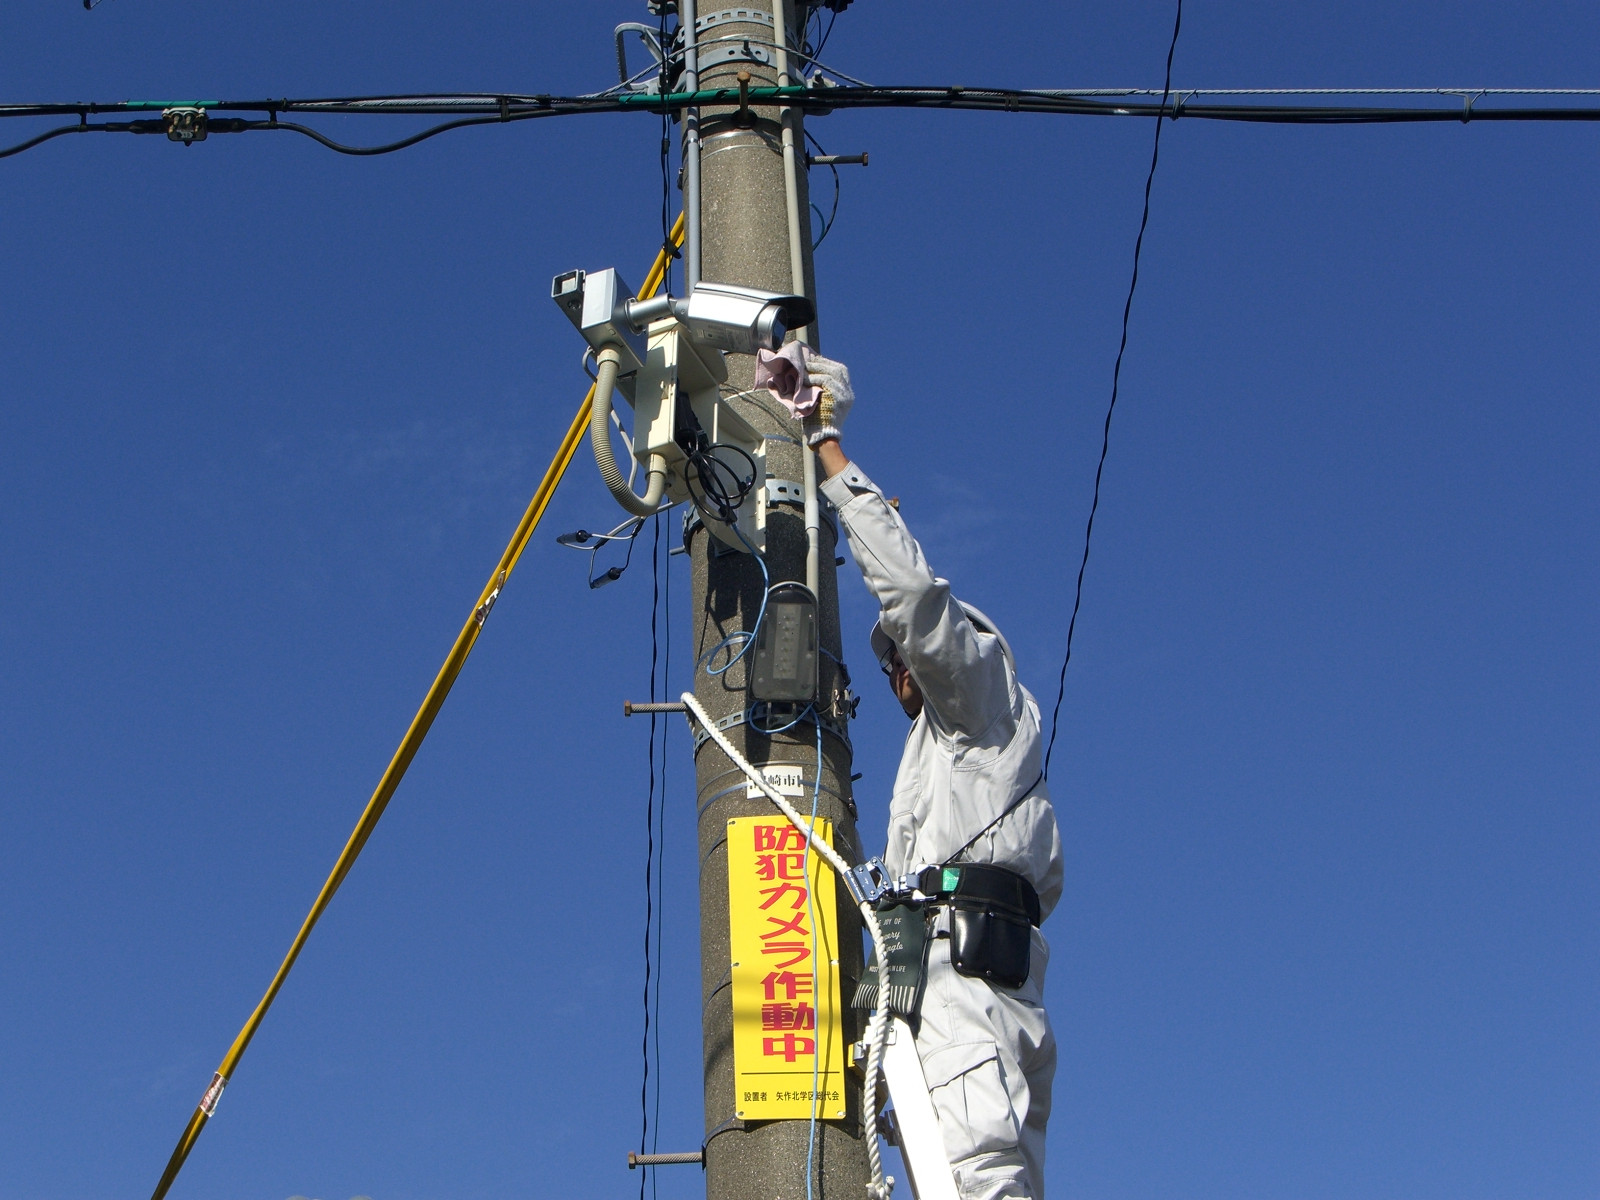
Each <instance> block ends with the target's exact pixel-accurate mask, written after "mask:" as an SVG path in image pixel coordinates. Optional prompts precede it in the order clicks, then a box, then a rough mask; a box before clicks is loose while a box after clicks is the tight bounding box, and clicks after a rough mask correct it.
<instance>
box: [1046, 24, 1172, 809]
mask: <svg viewBox="0 0 1600 1200" xmlns="http://www.w3.org/2000/svg"><path fill="white" fill-rule="evenodd" d="M1182 28H1183V0H1178V14H1177V17H1176V18H1175V19H1174V20H1173V23H1172V42H1171V44H1170V45H1168V47H1167V82H1166V86H1167V88H1171V86H1172V59H1173V56H1174V55H1175V54H1176V53H1177V52H1178V32H1179V30H1181V29H1182ZM1166 106H1167V94H1166V92H1165V91H1163V93H1162V96H1161V107H1162V108H1163V109H1165V108H1166ZM1162 124H1163V122H1161V121H1157V122H1156V136H1155V142H1154V144H1153V145H1152V146H1151V148H1150V170H1149V172H1148V173H1147V174H1146V175H1145V179H1144V208H1143V210H1142V211H1141V212H1140V214H1139V236H1138V237H1136V238H1135V239H1134V241H1133V276H1132V278H1130V279H1129V280H1128V298H1127V300H1125V301H1124V302H1123V305H1122V340H1121V341H1120V342H1119V343H1118V345H1117V362H1116V365H1115V366H1114V367H1112V368H1111V402H1110V403H1109V404H1108V405H1106V419H1105V423H1104V425H1103V426H1102V428H1101V431H1100V461H1099V462H1098V463H1096V464H1095V468H1094V498H1093V499H1092V500H1091V501H1090V502H1089V520H1088V523H1087V524H1086V525H1085V527H1084V530H1083V558H1082V559H1081V560H1080V561H1079V563H1078V583H1077V587H1076V588H1075V589H1074V591H1073V595H1072V616H1071V617H1070V618H1069V619H1068V620H1067V651H1066V654H1065V655H1064V656H1063V657H1062V659H1061V677H1060V679H1059V680H1058V681H1057V684H1056V703H1055V707H1054V708H1053V709H1052V710H1051V712H1050V740H1049V741H1048V742H1047V743H1046V744H1045V751H1044V767H1043V769H1042V770H1041V771H1040V775H1041V777H1043V778H1045V779H1049V777H1050V756H1051V755H1052V754H1053V753H1054V752H1055V748H1056V726H1057V722H1058V721H1059V719H1060V717H1061V700H1062V698H1063V697H1064V696H1065V695H1066V692H1067V664H1068V663H1070V662H1071V661H1072V635H1073V633H1074V632H1076V630H1077V628H1078V610H1079V608H1080V607H1081V606H1082V604H1083V576H1084V573H1085V572H1086V571H1087V570H1088V569H1089V547H1090V545H1091V544H1092V543H1093V541H1094V517H1095V513H1097V512H1098V511H1099V510H1100V480H1101V477H1102V476H1103V475H1104V474H1105V469H1106V455H1107V453H1108V452H1109V451H1110V449H1111V416H1112V414H1113V413H1115V412H1116V411H1117V395H1118V391H1119V388H1120V386H1121V383H1122V356H1123V355H1124V354H1125V353H1126V352H1127V349H1128V319H1129V317H1130V316H1131V314H1132V312H1133V294H1134V292H1135V291H1136V290H1137V289H1138V287H1139V256H1140V254H1141V253H1142V252H1143V250H1144V231H1145V228H1146V227H1147V226H1148V225H1149V224H1150V190H1151V188H1152V187H1154V185H1155V181H1156V164H1157V163H1158V162H1160V161H1161V127H1162Z"/></svg>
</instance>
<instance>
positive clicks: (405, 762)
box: [151, 215, 683, 1200]
mask: <svg viewBox="0 0 1600 1200" xmlns="http://www.w3.org/2000/svg"><path fill="white" fill-rule="evenodd" d="M671 241H672V245H671V247H670V248H669V247H667V246H663V247H662V248H661V250H660V252H659V253H658V254H657V255H656V261H655V265H654V266H653V267H651V268H650V273H649V275H647V276H646V277H645V281H644V286H643V287H642V288H640V289H639V295H640V297H641V298H643V297H647V296H653V295H655V293H656V290H657V289H658V288H659V287H660V286H661V281H662V279H663V278H664V277H665V276H666V270H667V265H668V263H669V262H670V261H671V253H672V251H673V250H675V249H676V248H678V247H680V246H682V245H683V217H682V216H681V215H680V216H679V217H678V221H677V224H676V225H674V226H673V227H672V233H671ZM593 403H594V388H593V387H592V386H591V387H590V389H589V394H588V395H587V396H586V397H584V401H583V404H582V405H581V406H580V407H579V409H578V413H577V416H575V417H574V418H573V419H572V424H571V425H570V426H569V427H568V429H567V433H566V436H565V437H563V438H562V439H561V445H560V448H559V449H557V451H556V455H555V457H554V458H553V459H551V461H550V466H549V467H548V468H547V469H546V471H545V473H544V478H543V479H541V480H540V481H539V487H538V489H537V490H536V491H535V492H534V493H533V499H532V500H530V501H529V502H528V508H527V511H526V512H524V513H523V514H522V520H521V521H520V522H518V524H517V529H516V532H515V533H513V534H512V535H511V541H510V542H509V543H508V544H507V546H506V548H505V552H504V553H502V554H501V555H500V562H499V564H498V565H497V566H496V567H495V569H494V573H493V574H492V575H490V576H489V582H488V583H486V584H485V585H484V588H483V591H482V592H481V593H480V594H479V596H478V602H477V603H476V604H475V605H474V606H473V609H472V613H471V615H470V616H468V617H467V622H466V624H465V625H463V626H462V627H461V632H460V633H459V634H457V635H456V641H455V645H453V646H452V647H450V653H449V654H448V655H447V656H446V657H445V660H444V665H443V666H442V667H440V668H439V673H438V675H437V676H435V677H434V680H433V685H432V686H431V687H430V688H428V694H427V695H426V696H425V697H423V700H422V707H421V708H419V709H418V710H417V715H416V716H415V717H413V718H412V719H411V727H410V728H409V729H407V730H406V733H405V736H404V737H403V738H401V739H400V746H399V748H398V749H397V750H396V751H395V752H394V757H393V758H392V759H390V760H389V766H388V768H387V769H386V770H385V771H384V773H383V778H382V779H380V780H379V781H378V787H377V790H376V791H374V792H373V793H372V799H370V800H368V801H367V807H366V809H365V810H363V812H362V814H361V819H360V820H359V821H357V822H356V827H355V829H354V831H353V832H352V833H351V834H350V840H349V841H347V842H346V843H345V847H344V850H343V852H341V853H340V855H339V859H338V861H337V862H336V863H334V865H333V871H332V872H331V873H330V874H329V876H328V879H327V882H326V883H324V884H323V885H322V890H321V891H320V892H318V893H317V898H316V901H315V902H314V903H313V904H312V905H311V911H310V912H309V913H307V914H306V919H305V921H304V922H303V923H302V924H301V926H300V932H299V933H297V934H295V937H294V941H293V943H291V944H290V946H289V953H288V954H286V955H285V956H284V959H283V962H282V963H281V964H279V966H278V970H277V973H276V974H275V975H273V977H272V982H271V983H270V984H269V985H268V986H267V990H266V994H265V995H263V996H262V997H261V1002H260V1003H259V1004H257V1005H256V1007H255V1011H254V1012H252V1013H251V1014H250V1019H249V1020H247V1021H246V1022H245V1023H244V1028H242V1029H241V1030H239V1036H237V1037H236V1038H234V1039H233V1045H231V1046H229V1047H228V1053H227V1054H226V1055H224V1056H223V1059H222V1065H221V1066H219V1067H218V1068H217V1070H216V1073H215V1074H214V1075H213V1076H212V1077H211V1085H210V1086H209V1087H207V1088H206V1091H205V1095H204V1096H202V1097H201V1098H200V1103H199V1104H198V1105H197V1106H196V1107H195V1110H194V1115H193V1116H191V1117H190V1118H189V1124H188V1125H187V1126H185V1127H184V1130H183V1136H182V1137H180V1138H179V1139H178V1145H177V1148H176V1149H174V1150H173V1152H172V1158H171V1159H170V1160H168V1162H167V1168H166V1170H165V1171H163V1172H162V1173H161V1180H160V1182H158V1183H157V1184H156V1189H155V1191H154V1192H152V1193H151V1200H162V1197H164V1196H165V1195H166V1194H167V1191H168V1189H169V1188H171V1187H172V1183H173V1180H175V1179H176V1178H177V1177H178V1172H179V1171H181V1170H182V1169H183V1164H184V1162H185V1160H186V1159H187V1158H188V1157H189V1151H191V1150H192V1149H194V1144H195V1142H196V1141H198V1140H199V1137H200V1131H201V1130H202V1129H204V1128H205V1126H206V1122H207V1121H209V1120H210V1119H211V1114H212V1113H214V1112H216V1109H217V1101H218V1099H219V1098H220V1097H221V1096H222V1090H223V1088H225V1087H227V1085H228V1081H229V1080H230V1079H231V1078H232V1077H233V1072H234V1070H235V1068H237V1067H238V1065H239V1060H240V1059H241V1058H243V1057H244V1052H245V1050H246V1049H247V1048H248V1047H249V1045H250V1040H251V1039H252V1038H253V1037H255V1034H256V1030H257V1029H258V1028H260V1026H261V1022H262V1020H263V1019H264V1018H265V1017H266V1015H267V1010H268V1009H269V1008H271V1007H272V1002H273V1000H275V999H276V998H277V996H278V991H279V989H280V988H282V987H283V983H284V980H286V979H287V978H288V977H289V972H290V970H291V969H292V968H293V967H294V964H295V960H296V959H297V958H299V957H300V951H301V949H302V948H303V947H304V946H305V944H306V939H307V938H308V937H310V936H311V930H312V929H313V928H314V927H315V926H316V923H317V920H318V919H319V918H320V917H321V916H322V914H323V912H324V911H325V910H326V909H327V907H328V904H329V903H330V902H331V901H332V900H333V896H334V893H335V892H337V891H338V890H339V885H340V884H342V883H343V882H344V880H345V876H346V875H348V874H349V873H350V868H351V867H352V866H354V865H355V861H356V858H357V856H358V855H359V854H360V853H361V849H362V847H364V846H365V845H366V844H367V839H368V838H370V837H371V836H372V831H373V830H374V829H375V828H377V825H378V820H379V818H380V817H382V816H383V810H384V809H385V808H386V807H387V806H388V804H389V800H390V798H391V797H392V796H393V795H394V793H395V789H396V788H398V787H399V786H400V780H401V779H402V778H404V777H405V773H406V768H407V767H409V766H410V765H411V760H412V759H413V758H415V757H416V753H417V751H418V750H419V749H420V748H421V746H422V741H423V739H424V738H426V737H427V736H428V730H429V729H430V728H431V727H432V725H433V720H434V718H435V717H437V716H438V715H439V710H440V709H441V708H443V707H444V702H445V699H446V698H447V697H448V696H449V695H450V689H451V687H452V686H454V684H455V681H456V677H457V676H458V675H460V674H461V668H462V667H463V666H464V665H466V661H467V656H468V655H469V654H471V653H472V648H473V646H474V645H475V644H476V643H477V641H478V635H479V634H480V633H481V632H482V631H483V626H484V622H485V621H487V620H488V618H489V612H490V610H491V609H493V608H494V603H495V601H496V600H497V599H499V597H500V592H501V589H503V588H504V587H505V585H506V581H507V580H508V579H509V578H510V577H511V572H512V571H513V570H515V569H516V565H517V560H518V559H520V558H521V557H522V552H523V550H525V549H526V548H527V546H528V541H529V539H530V538H532V536H533V531H534V530H535V529H537V528H538V526H539V521H540V519H541V518H543V516H544V511H545V509H546V508H547V507H548V506H549V504H550V498H551V497H552V496H553V495H554V494H555V490H556V486H557V485H558V484H560V482H561V478H562V476H563V475H565V474H566V471H567V467H568V466H570V465H571V463H572V456H573V455H574V454H576V453H577V450H578V446H579V444H580V443H581V442H582V441H583V435H584V432H585V430H587V429H588V427H589V412H590V408H591V406H592V405H593Z"/></svg>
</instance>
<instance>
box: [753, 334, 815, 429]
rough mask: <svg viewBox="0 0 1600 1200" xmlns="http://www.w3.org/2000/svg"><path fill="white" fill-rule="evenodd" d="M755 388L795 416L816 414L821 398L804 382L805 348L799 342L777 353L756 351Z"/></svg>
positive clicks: (763, 349) (811, 386)
mask: <svg viewBox="0 0 1600 1200" xmlns="http://www.w3.org/2000/svg"><path fill="white" fill-rule="evenodd" d="M755 386H756V387H758V388H760V387H764V388H766V389H767V390H768V391H770V392H771V393H772V394H773V395H774V396H776V397H777V398H778V400H779V402H780V403H782V405H783V406H784V407H785V408H787V409H788V410H789V412H790V414H791V415H792V416H794V417H804V416H809V415H810V414H811V413H813V412H815V411H816V407H817V401H818V400H819V399H821V397H822V389H821V388H820V387H817V386H816V385H815V384H810V383H807V382H806V348H805V346H804V345H803V344H801V343H800V342H790V343H789V344H788V345H786V346H785V347H784V348H783V349H782V350H778V351H776V352H774V351H772V350H768V349H766V348H765V347H763V348H762V349H760V350H757V351H756V377H755Z"/></svg>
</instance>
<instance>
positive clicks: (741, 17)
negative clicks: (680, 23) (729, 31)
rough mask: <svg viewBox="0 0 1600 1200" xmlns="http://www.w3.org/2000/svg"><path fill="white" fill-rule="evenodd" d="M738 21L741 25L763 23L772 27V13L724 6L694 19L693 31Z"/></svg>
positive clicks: (769, 27)
mask: <svg viewBox="0 0 1600 1200" xmlns="http://www.w3.org/2000/svg"><path fill="white" fill-rule="evenodd" d="M734 22H738V23H739V24H741V25H765V26H766V27H767V28H768V29H771V28H772V14H771V13H769V12H762V11H761V10H760V9H759V8H725V9H723V10H722V11H721V12H714V13H707V14H706V15H705V16H703V17H696V18H695V19H694V32H695V36H696V38H697V39H698V37H699V35H700V34H702V33H704V32H705V31H706V30H708V29H715V28H716V27H717V26H718V25H731V24H733V23H734Z"/></svg>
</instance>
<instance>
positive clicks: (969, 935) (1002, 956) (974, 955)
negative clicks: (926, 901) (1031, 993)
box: [950, 899, 1033, 988]
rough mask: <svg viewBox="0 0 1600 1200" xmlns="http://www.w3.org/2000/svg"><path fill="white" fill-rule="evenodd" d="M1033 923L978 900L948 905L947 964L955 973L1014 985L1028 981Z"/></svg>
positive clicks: (1012, 986) (1003, 985)
mask: <svg viewBox="0 0 1600 1200" xmlns="http://www.w3.org/2000/svg"><path fill="white" fill-rule="evenodd" d="M1032 952H1033V926H1032V925H1031V924H1030V923H1029V921H1028V918H1027V917H1025V916H1023V915H1022V914H1020V913H1013V912H1009V911H1007V910H1006V909H1004V908H1001V907H997V906H995V905H993V904H984V903H982V902H981V901H979V902H974V901H971V900H960V899H957V900H954V901H952V902H951V904H950V965H951V966H952V967H954V968H955V969H956V971H957V973H959V974H962V975H971V976H973V977H974V978H976V979H987V980H988V981H989V982H990V983H997V984H999V985H1000V986H1001V987H1007V988H1018V987H1021V986H1022V985H1023V984H1024V983H1026V982H1027V981H1028V967H1029V965H1030V960H1031V958H1032Z"/></svg>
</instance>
